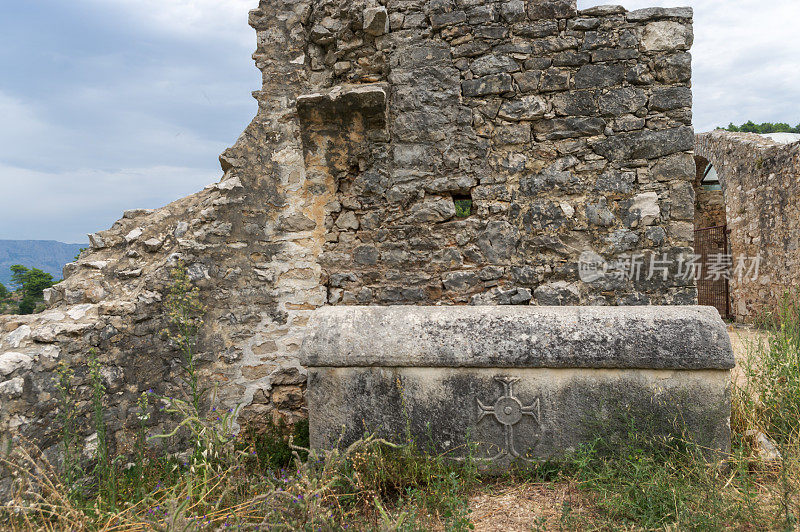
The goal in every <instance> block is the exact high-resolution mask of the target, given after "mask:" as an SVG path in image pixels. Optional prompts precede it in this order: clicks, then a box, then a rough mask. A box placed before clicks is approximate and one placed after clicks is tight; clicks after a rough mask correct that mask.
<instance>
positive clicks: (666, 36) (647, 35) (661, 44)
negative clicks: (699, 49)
mask: <svg viewBox="0 0 800 532" xmlns="http://www.w3.org/2000/svg"><path fill="white" fill-rule="evenodd" d="M692 38H693V33H692V30H691V28H690V27H688V26H686V25H685V24H682V23H680V22H669V21H659V22H651V23H650V24H648V25H647V26H646V27H645V29H644V34H643V35H642V46H643V47H644V49H645V51H648V52H654V51H659V52H663V51H669V50H686V49H687V48H689V47H690V46H691V45H692Z"/></svg>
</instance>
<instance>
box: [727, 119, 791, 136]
mask: <svg viewBox="0 0 800 532" xmlns="http://www.w3.org/2000/svg"><path fill="white" fill-rule="evenodd" d="M725 130H726V131H734V132H741V133H759V134H764V133H800V124H798V125H797V126H796V127H792V126H790V125H789V124H784V123H782V122H779V123H777V124H773V123H772V122H764V123H763V124H756V123H755V122H753V121H752V120H748V121H747V122H745V123H744V124H742V125H741V126H736V125H734V124H733V123H730V124H729V125H728V127H727V128H725Z"/></svg>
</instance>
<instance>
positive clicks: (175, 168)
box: [0, 0, 800, 242]
mask: <svg viewBox="0 0 800 532" xmlns="http://www.w3.org/2000/svg"><path fill="white" fill-rule="evenodd" d="M599 3H604V2H597V1H594V0H579V7H581V8H585V7H589V6H592V5H597V4H599ZM255 5H256V0H69V1H68V2H65V1H64V0H24V1H19V2H13V3H12V2H6V4H5V5H4V7H3V15H2V17H0V72H2V75H1V76H0V239H47V240H50V239H52V240H61V241H65V242H84V241H86V237H85V234H86V233H88V232H92V231H96V230H98V229H105V228H107V227H109V226H110V225H111V223H113V222H114V220H116V219H117V218H118V217H119V216H120V215H121V213H122V211H123V210H125V209H130V208H154V207H158V206H161V205H164V204H166V203H169V202H170V201H172V200H174V199H177V198H179V197H181V196H184V195H186V194H190V193H192V192H195V191H197V190H199V189H201V188H202V187H203V186H205V185H207V184H208V183H211V182H213V181H216V180H217V179H218V178H219V174H220V171H219V163H218V161H217V156H218V155H219V153H220V152H222V151H223V150H224V149H225V148H226V147H227V146H230V145H231V144H233V143H234V142H235V141H236V138H237V136H238V135H239V133H241V131H242V130H243V129H244V127H245V126H246V125H247V123H248V122H249V120H250V119H251V118H252V116H253V115H254V114H255V110H256V105H255V101H254V100H253V99H252V97H251V96H250V92H251V91H252V90H255V89H257V88H259V83H260V76H259V74H258V72H257V71H256V69H255V67H254V66H253V64H252V61H251V59H250V54H251V53H252V51H253V49H254V47H255V33H254V32H252V31H251V30H250V28H249V27H248V26H247V12H248V10H249V9H250V8H252V7H254V6H255ZM653 5H660V6H680V5H691V6H693V7H694V8H695V33H696V38H695V46H694V50H693V54H694V68H695V78H694V91H695V126H696V128H697V129H698V130H699V131H703V130H709V129H713V128H714V127H715V126H718V125H727V124H728V123H729V122H735V123H741V122H744V121H746V120H754V121H757V122H776V121H784V122H789V123H791V124H792V125H796V124H798V123H800V105H798V102H800V36H799V35H798V32H797V29H796V21H797V20H800V1H799V0H674V1H668V0H629V1H627V2H626V3H625V6H626V7H627V8H628V9H638V8H641V7H649V6H653Z"/></svg>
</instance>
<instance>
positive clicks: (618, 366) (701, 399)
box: [303, 306, 734, 469]
mask: <svg viewBox="0 0 800 532" xmlns="http://www.w3.org/2000/svg"><path fill="white" fill-rule="evenodd" d="M309 325H310V332H309V336H308V337H307V338H306V340H305V341H304V343H303V359H304V360H303V363H304V365H307V366H308V367H309V372H308V396H307V400H308V412H309V416H310V427H311V445H312V447H314V448H318V449H320V448H322V449H325V448H333V447H335V446H346V445H349V444H350V443H352V442H353V441H355V440H357V439H358V438H360V437H362V436H364V435H365V434H372V433H375V434H377V435H380V436H382V437H385V438H388V439H391V440H394V441H401V442H402V441H408V439H409V438H411V439H413V440H414V441H415V442H416V443H417V445H419V446H420V447H421V448H423V449H428V450H431V451H433V452H437V453H446V454H447V455H449V456H451V457H453V458H462V457H464V456H466V454H467V453H468V452H469V453H471V454H472V456H474V457H475V458H476V459H478V461H479V463H480V464H482V465H483V466H484V467H485V468H487V469H497V468H503V467H506V466H508V465H509V464H510V463H512V462H515V461H516V462H525V461H534V460H542V459H558V458H560V457H564V456H566V455H568V454H569V453H570V452H571V451H574V450H576V449H577V448H578V447H579V446H580V444H582V443H588V442H591V441H593V440H595V439H596V438H598V437H599V438H608V439H610V440H611V441H614V439H616V438H619V437H621V436H625V435H626V434H627V432H629V431H631V430H636V431H647V432H651V433H652V434H653V435H671V436H676V437H683V438H686V439H688V440H691V441H693V442H695V443H697V444H698V445H700V446H701V447H702V448H705V449H709V450H711V451H723V452H724V451H726V450H727V449H728V448H729V446H730V391H729V383H730V370H731V369H732V368H733V367H734V358H733V353H732V350H731V344H730V339H729V337H728V334H727V331H726V329H725V325H724V323H723V322H722V320H721V319H720V317H719V315H718V314H717V312H716V311H715V310H714V309H712V308H708V307H615V308H607V307H530V306H528V307H403V306H400V307H327V308H322V309H319V310H317V311H316V312H315V313H314V315H313V317H312V319H311V322H310V324H309Z"/></svg>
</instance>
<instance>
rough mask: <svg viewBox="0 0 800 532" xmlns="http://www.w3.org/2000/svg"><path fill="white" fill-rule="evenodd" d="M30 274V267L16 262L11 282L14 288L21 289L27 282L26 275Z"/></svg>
mask: <svg viewBox="0 0 800 532" xmlns="http://www.w3.org/2000/svg"><path fill="white" fill-rule="evenodd" d="M27 274H28V268H26V267H25V266H22V265H21V264H15V265H13V266H12V267H11V283H12V287H13V288H14V290H20V289H21V288H22V285H23V284H25V276H26V275H27Z"/></svg>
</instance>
